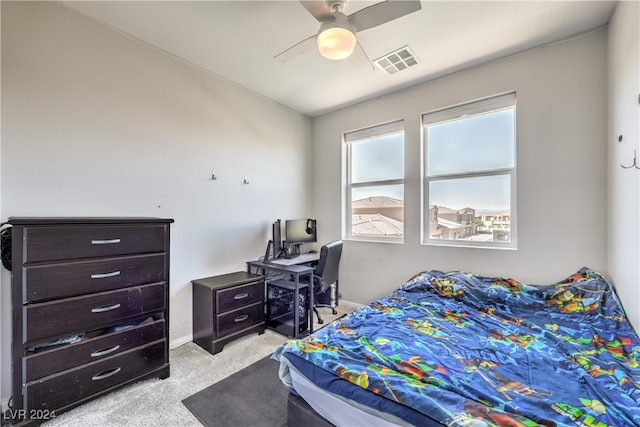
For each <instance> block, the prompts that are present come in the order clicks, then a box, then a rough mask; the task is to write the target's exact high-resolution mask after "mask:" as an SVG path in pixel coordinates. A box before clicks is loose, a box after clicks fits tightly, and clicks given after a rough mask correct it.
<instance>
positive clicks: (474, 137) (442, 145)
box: [352, 108, 515, 210]
mask: <svg viewBox="0 0 640 427" xmlns="http://www.w3.org/2000/svg"><path fill="white" fill-rule="evenodd" d="M514 114H515V109H514V108H508V109H504V110H499V111H495V112H491V113H487V114H480V115H475V116H471V117H463V118H461V119H457V120H450V121H446V122H442V123H437V124H432V125H430V126H427V128H426V131H425V135H426V138H427V144H428V145H427V146H428V150H425V156H426V158H425V164H426V165H427V173H428V174H429V176H431V177H439V178H442V177H443V175H446V174H454V173H460V172H483V171H487V170H493V169H497V168H511V167H513V166H514V164H515V143H514V135H515V129H514V126H515V120H514ZM352 154H353V158H354V164H353V180H354V182H363V181H369V180H380V179H395V178H402V177H403V176H404V144H403V134H402V133H397V134H392V135H387V136H383V137H379V138H375V139H371V140H367V141H366V143H365V144H359V143H358V142H356V143H354V144H353V146H352ZM509 186H510V179H509V175H497V176H481V177H474V178H456V179H447V180H440V179H438V180H433V181H431V183H430V185H429V204H435V205H439V206H445V207H448V208H452V209H461V208H465V207H471V208H475V209H477V210H509V208H510V203H509V198H510V193H511V192H510V188H509ZM375 195H385V196H389V197H393V198H396V199H400V200H404V195H403V189H402V186H398V185H393V186H384V187H375V188H373V189H354V193H353V200H357V199H360V198H364V197H369V196H375Z"/></svg>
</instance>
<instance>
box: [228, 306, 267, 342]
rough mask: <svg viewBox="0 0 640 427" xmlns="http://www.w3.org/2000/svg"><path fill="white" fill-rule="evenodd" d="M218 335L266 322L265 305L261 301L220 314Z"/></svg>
mask: <svg viewBox="0 0 640 427" xmlns="http://www.w3.org/2000/svg"><path fill="white" fill-rule="evenodd" d="M217 320H218V321H217V322H216V332H217V334H218V335H217V337H218V338H220V337H224V336H226V335H230V334H233V333H234V332H238V331H241V330H243V329H245V328H248V327H250V326H253V325H256V324H258V323H261V322H264V306H263V304H262V303H261V302H259V303H256V304H254V305H250V306H248V307H245V308H241V309H239V310H235V311H232V312H229V313H226V314H222V315H219V316H218V319H217Z"/></svg>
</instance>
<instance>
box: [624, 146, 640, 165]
mask: <svg viewBox="0 0 640 427" xmlns="http://www.w3.org/2000/svg"><path fill="white" fill-rule="evenodd" d="M620 167H622V168H623V169H631V168H636V169H640V165H638V162H637V155H636V150H633V164H632V165H631V166H625V165H620Z"/></svg>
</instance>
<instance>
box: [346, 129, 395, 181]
mask: <svg viewBox="0 0 640 427" xmlns="http://www.w3.org/2000/svg"><path fill="white" fill-rule="evenodd" d="M351 168H352V169H351V182H352V183H358V182H366V181H380V180H388V179H402V178H404V133H402V132H400V133H394V134H389V135H385V136H381V137H377V138H371V139H366V140H362V141H356V142H353V143H352V144H351Z"/></svg>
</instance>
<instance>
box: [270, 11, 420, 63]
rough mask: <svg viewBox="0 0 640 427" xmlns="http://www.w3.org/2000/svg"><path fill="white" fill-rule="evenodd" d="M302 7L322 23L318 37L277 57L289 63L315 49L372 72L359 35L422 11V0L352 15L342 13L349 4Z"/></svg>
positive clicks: (331, 57)
mask: <svg viewBox="0 0 640 427" xmlns="http://www.w3.org/2000/svg"><path fill="white" fill-rule="evenodd" d="M300 3H301V4H302V6H304V8H305V9H307V11H308V12H309V13H310V14H311V15H313V17H314V18H316V19H317V20H318V21H319V22H320V29H319V30H318V32H317V34H315V35H313V36H311V37H309V38H307V39H305V40H303V41H301V42H300V43H298V44H295V45H293V46H292V47H290V48H289V49H287V50H285V51H283V52H281V53H279V54H278V55H276V56H275V57H274V59H277V60H278V61H280V62H286V61H288V60H290V59H292V58H294V57H296V56H298V55H301V54H303V53H305V52H307V51H309V50H311V49H312V48H313V47H314V46H317V48H318V51H319V52H320V54H321V55H322V56H324V57H325V58H328V59H333V60H341V59H347V58H348V59H349V61H350V62H352V63H353V64H354V65H356V66H357V67H359V68H364V67H366V68H369V69H371V68H373V65H372V64H371V61H370V60H369V58H368V57H367V54H366V53H365V51H364V49H363V48H362V46H360V43H358V40H357V39H356V33H358V32H360V31H364V30H368V29H369V28H373V27H377V26H378V25H382V24H384V23H386V22H389V21H393V20H394V19H397V18H400V17H402V16H405V15H408V14H410V13H412V12H415V11H417V10H420V8H421V5H420V0H385V1H383V2H381V3H376V4H374V5H372V6H369V7H365V8H364V9H361V10H359V11H357V12H354V13H352V14H351V15H348V16H347V15H345V14H344V13H343V10H344V8H345V6H346V4H347V0H324V1H322V0H300Z"/></svg>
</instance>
